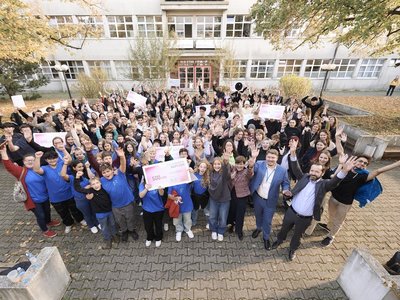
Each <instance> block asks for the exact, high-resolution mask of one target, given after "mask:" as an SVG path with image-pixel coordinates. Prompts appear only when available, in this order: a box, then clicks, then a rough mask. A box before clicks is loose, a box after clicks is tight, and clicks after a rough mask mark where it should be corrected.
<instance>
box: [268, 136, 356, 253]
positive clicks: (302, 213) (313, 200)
mask: <svg viewBox="0 0 400 300" xmlns="http://www.w3.org/2000/svg"><path fill="white" fill-rule="evenodd" d="M297 143H298V142H297V141H293V143H292V145H291V147H290V165H291V169H292V171H293V174H294V176H295V177H296V179H297V180H298V182H297V184H296V186H295V187H294V188H293V189H292V191H291V194H292V196H293V200H292V205H291V207H290V208H289V209H288V210H287V211H286V213H285V216H284V218H283V224H282V228H281V230H280V231H279V233H278V237H277V240H276V241H275V242H274V243H273V245H272V249H276V248H278V246H279V245H280V244H282V243H283V241H284V240H285V239H286V236H287V234H288V232H289V231H290V230H291V229H292V228H293V226H294V234H293V237H292V240H291V241H290V248H289V260H293V259H294V258H295V257H296V250H297V249H298V248H299V246H300V239H301V236H302V235H303V233H304V232H305V231H306V229H307V227H308V226H309V225H310V223H311V221H312V219H313V218H314V219H315V220H317V221H320V219H321V213H322V207H321V203H322V200H323V198H324V196H325V194H326V193H327V192H328V191H330V190H332V189H334V188H335V187H337V186H338V185H339V183H340V181H341V180H342V179H343V178H345V177H346V175H347V172H349V171H350V170H351V169H352V168H354V166H355V161H356V157H351V158H350V159H348V160H347V161H346V163H345V164H344V165H343V168H342V170H341V171H340V172H339V173H338V174H337V175H336V176H334V177H333V178H332V179H322V178H321V177H322V175H323V174H324V171H325V170H324V167H323V166H322V165H321V164H319V163H314V164H313V165H312V166H311V169H310V172H309V174H303V172H302V171H301V169H300V166H299V163H298V161H297V157H296V148H297Z"/></svg>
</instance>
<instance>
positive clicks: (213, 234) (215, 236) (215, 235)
mask: <svg viewBox="0 0 400 300" xmlns="http://www.w3.org/2000/svg"><path fill="white" fill-rule="evenodd" d="M211 238H212V239H213V240H216V239H217V233H216V232H213V233H211Z"/></svg>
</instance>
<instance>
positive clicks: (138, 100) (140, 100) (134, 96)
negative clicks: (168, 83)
mask: <svg viewBox="0 0 400 300" xmlns="http://www.w3.org/2000/svg"><path fill="white" fill-rule="evenodd" d="M126 100H128V101H129V102H132V103H135V107H142V108H146V101H147V98H146V97H143V96H142V95H139V94H138V93H135V92H132V91H129V93H128V96H126Z"/></svg>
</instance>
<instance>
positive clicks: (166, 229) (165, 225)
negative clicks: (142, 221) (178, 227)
mask: <svg viewBox="0 0 400 300" xmlns="http://www.w3.org/2000/svg"><path fill="white" fill-rule="evenodd" d="M168 229H169V227H168V223H164V231H168Z"/></svg>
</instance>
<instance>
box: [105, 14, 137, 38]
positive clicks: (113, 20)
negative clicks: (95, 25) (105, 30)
mask: <svg viewBox="0 0 400 300" xmlns="http://www.w3.org/2000/svg"><path fill="white" fill-rule="evenodd" d="M107 20H108V27H109V29H110V36H111V37H113V38H127V37H133V22H132V16H107Z"/></svg>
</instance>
